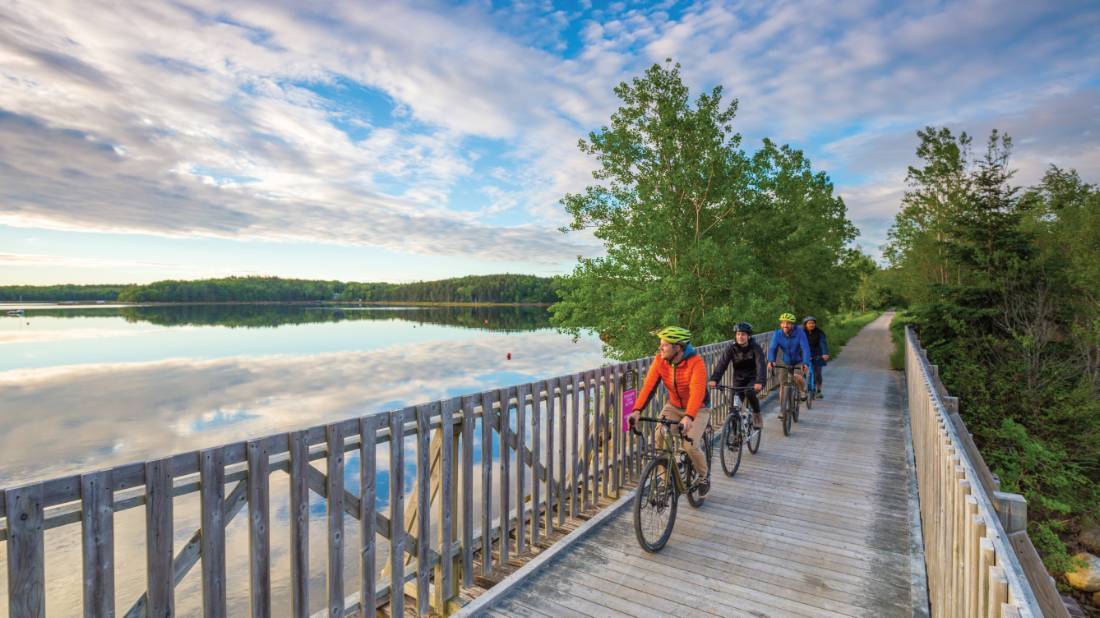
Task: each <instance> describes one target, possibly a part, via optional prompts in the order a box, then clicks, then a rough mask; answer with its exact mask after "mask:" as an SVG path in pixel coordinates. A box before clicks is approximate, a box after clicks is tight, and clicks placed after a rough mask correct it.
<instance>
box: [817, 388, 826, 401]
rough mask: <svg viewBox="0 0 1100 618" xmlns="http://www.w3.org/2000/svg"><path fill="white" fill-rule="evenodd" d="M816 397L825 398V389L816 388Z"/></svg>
mask: <svg viewBox="0 0 1100 618" xmlns="http://www.w3.org/2000/svg"><path fill="white" fill-rule="evenodd" d="M817 398H818V399H824V398H825V391H823V390H821V389H817Z"/></svg>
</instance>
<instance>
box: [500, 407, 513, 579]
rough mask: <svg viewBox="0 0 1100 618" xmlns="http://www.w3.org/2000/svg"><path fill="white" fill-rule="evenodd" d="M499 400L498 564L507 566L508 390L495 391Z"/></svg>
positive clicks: (509, 491)
mask: <svg viewBox="0 0 1100 618" xmlns="http://www.w3.org/2000/svg"><path fill="white" fill-rule="evenodd" d="M497 392H498V394H499V399H500V416H499V417H498V418H499V424H498V430H499V433H500V496H499V498H500V524H499V527H500V545H499V549H500V564H501V565H505V564H508V551H509V548H508V545H509V543H510V539H509V534H508V532H509V530H510V529H511V526H510V523H511V522H509V519H510V515H511V512H512V511H511V504H510V500H509V499H508V498H509V494H510V493H511V489H512V488H511V482H510V481H511V476H510V475H511V463H512V455H511V448H510V447H509V446H508V442H509V441H508V434H509V433H511V424H512V423H511V416H512V410H511V408H512V405H511V397H510V393H509V392H508V389H506V388H504V389H500V390H499V391H497Z"/></svg>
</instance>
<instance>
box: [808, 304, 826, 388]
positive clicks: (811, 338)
mask: <svg viewBox="0 0 1100 618" xmlns="http://www.w3.org/2000/svg"><path fill="white" fill-rule="evenodd" d="M802 328H803V330H805V331H806V341H808V342H809V343H810V360H811V362H812V363H813V368H814V386H816V387H817V398H818V399H824V397H825V393H823V392H821V385H822V383H824V381H825V379H824V369H825V365H826V363H828V361H829V344H828V342H826V341H825V339H826V337H825V331H823V330H821V329H820V328H818V327H817V318H815V317H814V316H812V315H808V316H806V317H804V318H802ZM810 394H811V395H813V393H810Z"/></svg>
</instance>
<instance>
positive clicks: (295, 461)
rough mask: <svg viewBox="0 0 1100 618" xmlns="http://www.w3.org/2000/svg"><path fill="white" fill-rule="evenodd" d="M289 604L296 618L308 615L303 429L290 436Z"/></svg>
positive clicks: (306, 447) (306, 452) (306, 448)
mask: <svg viewBox="0 0 1100 618" xmlns="http://www.w3.org/2000/svg"><path fill="white" fill-rule="evenodd" d="M289 449H290V603H291V612H292V613H293V614H294V616H295V618H307V617H308V616H309V480H308V477H307V468H309V444H308V443H307V441H306V432H304V431H295V432H291V434H290V436H289Z"/></svg>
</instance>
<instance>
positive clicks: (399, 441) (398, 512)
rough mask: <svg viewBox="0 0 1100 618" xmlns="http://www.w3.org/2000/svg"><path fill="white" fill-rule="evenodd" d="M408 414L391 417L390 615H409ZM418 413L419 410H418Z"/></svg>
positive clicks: (398, 413)
mask: <svg viewBox="0 0 1100 618" xmlns="http://www.w3.org/2000/svg"><path fill="white" fill-rule="evenodd" d="M407 411H408V409H407V408H406V409H405V410H400V411H394V412H393V414H392V415H391V416H390V615H391V616H401V615H403V614H404V613H405V585H404V582H405V414H406V412H407ZM414 413H415V409H414Z"/></svg>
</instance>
